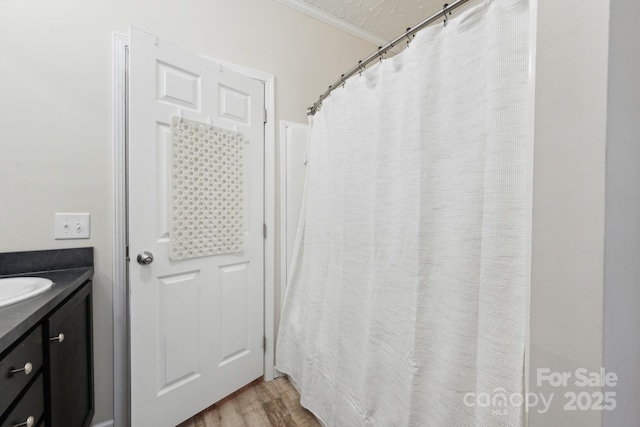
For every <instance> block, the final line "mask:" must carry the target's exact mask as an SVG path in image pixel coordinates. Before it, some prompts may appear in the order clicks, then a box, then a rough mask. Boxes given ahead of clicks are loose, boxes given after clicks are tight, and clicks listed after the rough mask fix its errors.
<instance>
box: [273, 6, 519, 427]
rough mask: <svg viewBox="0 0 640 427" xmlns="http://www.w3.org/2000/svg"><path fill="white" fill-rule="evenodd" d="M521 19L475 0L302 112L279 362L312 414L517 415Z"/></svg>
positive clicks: (429, 419)
mask: <svg viewBox="0 0 640 427" xmlns="http://www.w3.org/2000/svg"><path fill="white" fill-rule="evenodd" d="M527 27H528V4H527V1H525V0H494V1H484V2H482V3H481V4H479V5H476V6H475V7H473V8H472V9H469V10H467V11H465V12H463V13H462V14H460V15H459V16H458V17H455V18H453V19H450V20H449V23H448V25H447V26H446V27H444V26H443V25H434V26H432V27H429V28H427V29H426V30H424V31H422V32H421V33H420V34H418V36H417V37H416V38H415V40H414V41H413V42H412V44H411V46H410V47H409V49H408V50H407V51H405V52H403V53H401V54H399V55H397V56H396V57H394V58H392V59H388V60H385V61H384V62H382V63H381V64H379V65H376V66H375V67H373V68H371V69H370V70H368V71H367V72H365V73H364V74H363V76H362V77H358V76H355V77H354V78H352V79H350V80H348V81H347V83H346V86H345V87H344V88H340V89H337V90H336V91H335V92H334V93H333V94H332V95H331V96H330V97H329V98H328V99H326V100H325V101H324V105H323V107H322V109H321V111H320V112H319V113H318V114H316V116H315V117H313V118H312V119H311V129H310V154H309V165H308V177H307V189H306V196H305V199H306V201H305V208H304V211H303V212H304V213H303V218H302V224H301V226H300V229H299V235H298V244H297V251H296V255H295V256H294V257H295V259H294V262H293V266H292V271H291V275H290V276H291V280H290V283H289V285H288V291H287V296H286V301H285V305H284V310H283V313H282V321H281V324H280V332H279V337H278V342H277V368H278V369H279V370H280V371H283V372H285V373H287V374H288V375H289V376H290V377H291V378H292V379H293V380H294V381H295V383H296V384H297V386H298V388H299V389H300V391H301V401H302V404H303V405H304V406H306V407H307V408H309V409H311V410H312V411H313V412H314V413H315V414H316V415H317V416H318V417H319V418H320V419H321V420H322V421H323V422H324V423H325V424H327V425H330V426H368V425H372V426H373V425H375V426H385V427H386V426H420V427H422V426H433V427H447V426H487V427H497V426H518V425H520V424H521V415H520V414H521V412H520V410H521V408H520V407H519V406H517V404H516V405H507V406H504V398H507V397H509V396H511V395H512V393H515V394H518V395H519V394H520V393H521V391H522V372H523V371H522V367H523V366H522V363H523V351H524V331H525V329H524V322H525V320H524V315H525V308H524V298H525V276H526V275H525V265H526V263H525V247H526V245H527V244H528V234H527V215H526V198H525V193H526V159H525V156H526V138H525V87H526V83H527V60H528V53H527V52H528V28H527ZM480 396H481V398H479V397H480ZM487 396H488V397H489V399H490V400H489V402H490V403H489V404H488V405H487V404H485V403H486V397H487ZM514 396H515V395H514ZM512 402H516V403H517V402H518V399H517V397H516V398H513V399H512Z"/></svg>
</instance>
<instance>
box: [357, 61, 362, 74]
mask: <svg viewBox="0 0 640 427" xmlns="http://www.w3.org/2000/svg"><path fill="white" fill-rule="evenodd" d="M362 68H363V67H362V60H360V61H358V74H360V77H362Z"/></svg>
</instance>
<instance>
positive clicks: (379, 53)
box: [378, 46, 384, 62]
mask: <svg viewBox="0 0 640 427" xmlns="http://www.w3.org/2000/svg"><path fill="white" fill-rule="evenodd" d="M380 49H382V46H378V55H379V56H380V62H382V60H383V59H384V56H383V55H384V54H383V53H382V52H380Z"/></svg>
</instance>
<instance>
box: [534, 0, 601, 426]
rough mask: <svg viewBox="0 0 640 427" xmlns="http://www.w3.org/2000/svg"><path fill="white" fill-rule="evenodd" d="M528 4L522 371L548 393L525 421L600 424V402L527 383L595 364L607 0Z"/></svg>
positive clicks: (598, 322)
mask: <svg viewBox="0 0 640 427" xmlns="http://www.w3.org/2000/svg"><path fill="white" fill-rule="evenodd" d="M537 13H538V23H537V56H536V62H537V65H536V94H535V95H536V105H535V139H534V175H533V225H532V226H533V235H532V270H531V335H530V339H531V343H530V346H531V354H530V370H529V374H530V385H531V389H530V391H532V392H536V393H540V392H542V393H544V394H545V395H547V396H549V395H550V394H551V393H554V394H555V397H554V400H553V405H552V407H551V409H550V410H549V411H548V412H547V413H546V414H540V413H538V412H537V408H532V409H531V412H530V414H529V426H530V427H554V426H558V427H568V426H571V427H572V426H580V427H590V426H599V425H600V421H601V413H600V412H599V411H566V410H564V409H563V406H564V404H565V403H567V400H566V399H565V397H564V393H565V392H567V391H571V390H576V389H575V388H574V387H566V388H565V387H560V388H553V387H542V388H539V387H536V372H537V369H538V368H549V369H550V370H551V371H555V372H569V373H574V371H575V369H577V368H586V369H588V370H589V371H595V372H597V371H598V370H599V369H600V367H601V366H602V333H603V330H602V329H603V275H604V271H603V261H604V202H605V145H606V125H607V122H606V120H607V110H606V108H607V68H608V67H607V65H608V34H609V26H608V23H609V0H563V1H559V2H555V1H554V2H549V1H539V2H538V12H537ZM569 384H573V380H572V381H570V383H569ZM598 390H599V389H598V388H594V389H588V391H589V392H593V391H598ZM576 391H586V389H577V390H576Z"/></svg>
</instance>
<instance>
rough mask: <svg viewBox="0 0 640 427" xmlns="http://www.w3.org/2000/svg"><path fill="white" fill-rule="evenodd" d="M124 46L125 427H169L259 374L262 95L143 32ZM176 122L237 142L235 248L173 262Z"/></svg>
mask: <svg viewBox="0 0 640 427" xmlns="http://www.w3.org/2000/svg"><path fill="white" fill-rule="evenodd" d="M130 43H131V46H130V72H129V121H128V127H129V139H128V141H129V147H128V150H129V151H128V174H129V177H128V180H129V187H128V203H129V254H130V257H131V262H130V265H129V267H130V268H129V276H130V277H129V280H130V298H129V302H130V316H131V319H130V325H131V332H130V333H131V396H132V397H131V400H132V401H131V412H132V414H131V415H132V425H135V426H154V427H155V426H174V425H176V424H179V423H180V422H181V421H183V420H185V419H186V418H188V417H190V416H192V415H194V414H195V413H197V412H199V411H201V410H202V409H204V408H206V407H207V406H210V405H211V404H213V403H215V402H216V401H218V400H220V399H222V398H223V397H225V396H227V395H229V394H230V393H232V392H234V391H235V390H237V389H239V388H241V387H242V386H244V385H245V384H247V383H249V382H251V381H252V380H254V379H256V378H258V377H259V376H261V375H262V373H263V349H262V339H263V332H264V331H263V288H264V273H263V270H264V261H263V251H264V248H263V235H262V226H263V221H264V220H263V212H264V210H263V205H264V183H263V170H264V166H263V164H264V128H263V123H262V111H263V108H264V88H263V86H262V84H261V83H259V82H257V81H255V80H252V79H250V78H247V77H244V76H242V75H240V74H237V73H235V72H232V71H231V70H229V69H227V68H225V67H223V66H221V65H220V64H218V63H216V62H214V61H211V60H209V59H206V58H203V57H200V56H198V55H195V54H193V53H190V52H187V51H185V50H183V49H180V48H178V47H176V46H173V45H171V44H169V43H167V42H165V41H163V40H160V39H158V38H157V37H154V36H153V35H150V34H147V33H144V32H142V31H140V30H136V29H131V30H130ZM176 117H182V118H183V120H188V121H195V122H199V123H201V124H202V126H205V125H206V126H209V125H211V126H215V127H218V128H224V129H227V130H229V131H234V132H240V133H241V134H242V136H243V137H244V141H245V142H242V144H243V148H242V153H243V154H242V164H241V165H240V168H241V173H242V177H243V179H242V182H243V202H244V211H243V213H244V215H243V218H242V221H243V222H244V235H243V236H242V237H243V245H242V247H241V250H240V251H238V252H234V253H225V254H220V255H212V256H201V257H198V258H183V259H178V260H172V259H170V256H169V255H170V240H171V239H170V237H171V236H170V230H171V223H172V221H175V220H174V219H172V216H171V215H173V214H174V213H173V212H172V210H171V206H172V179H174V180H175V179H176V176H178V175H180V174H179V173H175V171H172V166H171V165H172V162H171V160H172V158H173V156H174V154H176V153H177V152H175V151H174V152H172V150H176V149H177V148H176V147H177V144H175V145H176V147H174V146H173V145H172V127H171V124H172V120H173V123H174V126H177V125H176V124H177V123H180V121H179V119H176ZM174 166H175V165H174ZM185 171H186V169H185ZM212 173H215V171H213V172H212ZM173 203H175V201H174V202H173ZM224 203H227V202H224ZM174 208H175V206H174ZM230 209H231V206H229V209H228V210H230ZM228 210H227V211H228ZM210 211H212V210H210ZM194 212H196V214H194V215H197V210H196V211H194ZM215 212H218V211H215ZM183 213H184V212H183ZM201 219H202V218H200V217H198V218H194V223H196V222H197V223H201V222H202V221H201ZM215 220H216V219H215V218H214V219H213V222H212V223H211V228H215V224H216V222H215ZM207 221H208V220H207ZM193 238H194V239H197V238H198V236H194V237H193ZM201 238H202V236H200V239H201ZM198 242H199V240H198ZM143 251H148V252H151V253H152V254H153V257H154V260H153V262H152V263H151V264H148V265H141V264H139V263H138V262H136V257H137V255H138V254H139V253H141V252H143Z"/></svg>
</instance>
